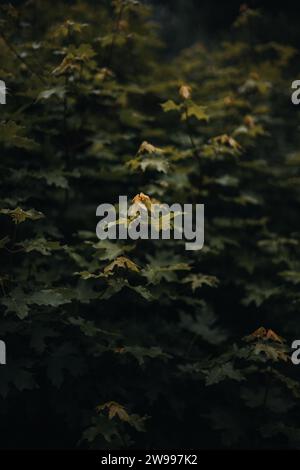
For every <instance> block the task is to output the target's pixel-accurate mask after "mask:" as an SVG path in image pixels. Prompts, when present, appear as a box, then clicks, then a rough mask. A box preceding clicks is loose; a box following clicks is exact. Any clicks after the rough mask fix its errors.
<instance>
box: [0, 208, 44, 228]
mask: <svg viewBox="0 0 300 470" xmlns="http://www.w3.org/2000/svg"><path fill="white" fill-rule="evenodd" d="M0 214H5V215H9V216H10V217H11V218H12V220H13V222H14V223H15V224H21V223H22V222H25V220H27V219H30V220H38V219H41V218H43V217H45V216H44V214H42V212H38V211H36V210H35V209H29V210H27V211H25V210H23V209H21V208H20V207H17V208H16V209H1V210H0Z"/></svg>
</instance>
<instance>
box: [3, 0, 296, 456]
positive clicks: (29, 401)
mask: <svg viewBox="0 0 300 470" xmlns="http://www.w3.org/2000/svg"><path fill="white" fill-rule="evenodd" d="M52 5H53V2H50V1H47V0H43V1H42V0H39V1H34V2H33V1H28V2H26V3H25V4H24V6H23V7H20V8H19V9H15V8H14V7H12V6H10V5H9V4H7V6H5V5H4V6H3V3H2V4H1V32H0V37H1V39H0V40H1V48H0V59H1V77H0V78H1V79H3V80H5V82H6V83H7V85H8V91H9V94H8V96H7V104H6V105H5V106H1V114H2V115H1V123H0V141H1V146H2V151H1V162H0V165H1V182H2V184H1V192H0V196H1V201H0V214H1V215H0V223H1V225H0V227H1V233H0V248H1V273H0V276H1V277H0V284H1V300H0V310H1V320H0V334H1V339H2V340H5V342H6V344H7V365H6V366H1V367H0V396H1V398H0V412H1V420H0V429H1V439H2V443H1V446H3V447H5V446H10V447H35V446H42V447H46V446H53V447H76V446H77V445H79V446H81V447H93V448H105V447H110V448H122V447H143V448H176V447H177V448H184V447H185V448H193V447H194V448H211V447H218V448H224V447H225V448H232V447H233V448H235V447H236V448H245V447H248V448H249V447H250V448H270V447H299V443H300V427H299V425H298V413H299V399H300V383H299V369H298V368H297V366H295V365H293V364H292V363H291V360H290V354H291V350H290V345H291V342H292V341H293V340H294V339H298V338H297V336H299V335H298V332H299V326H298V325H299V322H297V314H298V310H299V301H300V295H299V284H300V256H299V255H300V245H299V222H298V214H299V203H300V197H299V196H300V194H299V182H300V177H299V170H298V168H299V163H300V156H299V153H297V145H298V137H297V134H298V123H299V119H298V113H297V111H296V109H295V107H293V106H292V105H291V102H290V83H291V80H292V79H295V78H297V77H294V76H291V72H290V70H291V69H290V66H291V64H292V63H293V60H294V59H295V57H296V56H297V51H296V50H295V49H293V48H292V47H290V46H288V45H286V44H280V43H277V42H273V41H272V40H271V38H270V40H269V41H265V40H264V41H263V42H261V41H260V39H259V38H260V31H261V30H262V29H263V30H264V36H265V35H266V30H267V28H268V21H267V19H266V18H265V17H264V15H263V14H262V13H260V12H258V11H253V10H250V9H247V8H245V7H244V8H242V10H241V13H240V15H239V17H238V18H237V20H236V22H235V24H234V25H233V28H232V31H231V35H230V37H231V40H230V41H227V42H224V43H220V44H218V47H216V48H214V49H212V48H209V49H207V48H206V47H205V45H204V44H199V43H198V44H195V45H194V46H193V47H190V48H189V49H186V50H183V51H181V52H179V53H178V54H177V56H176V57H175V58H174V59H173V60H172V61H168V60H166V59H165V49H164V45H163V44H162V42H161V40H160V33H159V28H158V26H157V25H156V24H154V23H153V20H152V18H153V17H152V13H151V10H149V8H148V7H146V6H145V5H143V4H142V3H140V2H137V1H135V0H115V1H112V2H109V1H102V2H89V1H87V0H86V1H84V0H78V1H76V2H73V3H72V4H71V5H70V4H68V3H67V2H57V4H55V8H52ZM141 193H142V194H141ZM122 194H126V195H128V197H129V198H130V199H132V198H134V197H135V196H136V195H138V198H137V200H139V201H140V202H141V203H143V202H145V201H146V202H147V203H148V204H151V203H152V202H153V201H160V202H166V203H169V204H172V203H173V202H179V203H181V204H184V203H194V204H196V203H203V204H205V244H204V248H203V249H202V250H201V251H186V250H185V248H184V241H180V240H137V241H136V242H134V241H132V240H127V241H109V240H104V241H99V240H98V239H97V237H96V234H95V227H96V224H97V222H98V220H97V218H96V215H95V214H96V208H97V206H98V205H99V204H101V203H103V202H111V203H116V202H117V201H118V196H119V195H122ZM147 196H148V197H147ZM2 436H3V437H2Z"/></svg>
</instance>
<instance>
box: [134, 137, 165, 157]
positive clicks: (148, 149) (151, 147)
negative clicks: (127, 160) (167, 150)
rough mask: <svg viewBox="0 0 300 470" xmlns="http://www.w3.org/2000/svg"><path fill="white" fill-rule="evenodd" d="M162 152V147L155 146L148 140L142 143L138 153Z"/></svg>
mask: <svg viewBox="0 0 300 470" xmlns="http://www.w3.org/2000/svg"><path fill="white" fill-rule="evenodd" d="M144 152H146V153H162V152H163V150H162V149H161V148H158V147H155V146H154V145H152V144H149V142H147V141H146V140H144V142H142V143H141V145H140V148H139V149H138V154H140V153H144Z"/></svg>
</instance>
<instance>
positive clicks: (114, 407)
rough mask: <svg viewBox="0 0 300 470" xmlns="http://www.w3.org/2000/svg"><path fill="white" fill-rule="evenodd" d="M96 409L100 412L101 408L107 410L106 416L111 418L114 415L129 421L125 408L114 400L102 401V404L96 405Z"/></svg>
mask: <svg viewBox="0 0 300 470" xmlns="http://www.w3.org/2000/svg"><path fill="white" fill-rule="evenodd" d="M96 410H97V411H98V413H100V412H101V411H103V410H108V418H109V419H113V418H114V417H115V416H118V418H119V419H120V420H121V421H127V422H128V421H130V417H129V414H128V413H127V411H126V410H125V408H124V406H122V405H120V404H119V403H117V402H116V401H109V402H106V403H104V404H103V405H99V406H97V408H96Z"/></svg>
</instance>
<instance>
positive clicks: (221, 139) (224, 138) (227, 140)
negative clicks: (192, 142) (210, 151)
mask: <svg viewBox="0 0 300 470" xmlns="http://www.w3.org/2000/svg"><path fill="white" fill-rule="evenodd" d="M212 141H213V142H215V143H217V144H222V145H228V146H229V147H231V148H233V149H234V150H238V151H240V150H241V149H242V147H241V145H240V144H239V143H238V142H237V141H236V140H235V139H234V138H233V137H231V136H229V135H227V134H222V135H219V136H217V137H214V138H213V139H212Z"/></svg>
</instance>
